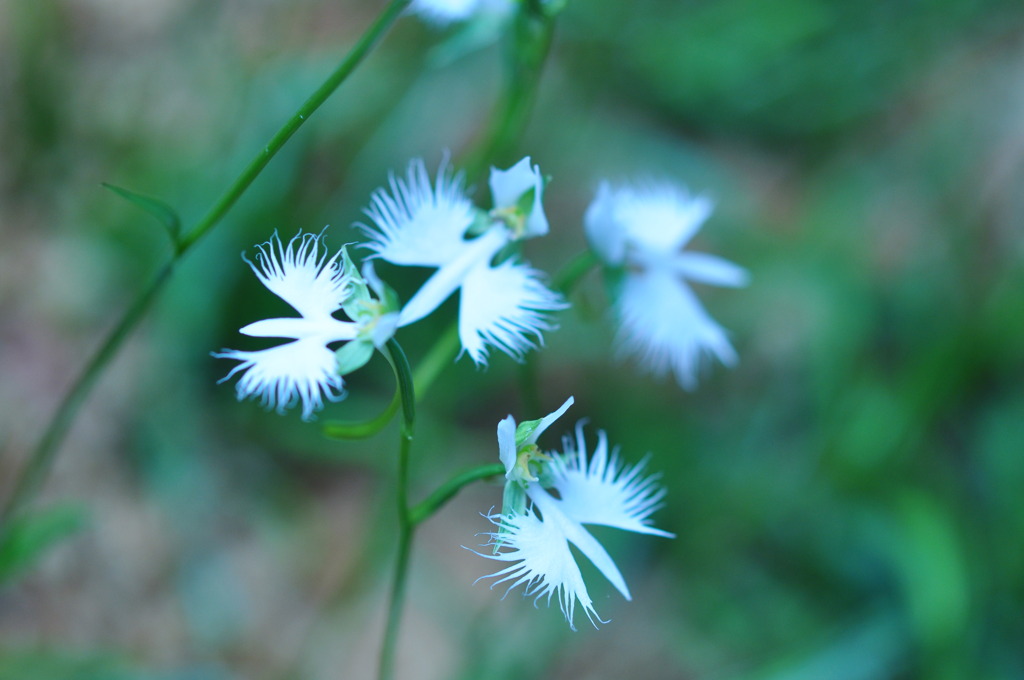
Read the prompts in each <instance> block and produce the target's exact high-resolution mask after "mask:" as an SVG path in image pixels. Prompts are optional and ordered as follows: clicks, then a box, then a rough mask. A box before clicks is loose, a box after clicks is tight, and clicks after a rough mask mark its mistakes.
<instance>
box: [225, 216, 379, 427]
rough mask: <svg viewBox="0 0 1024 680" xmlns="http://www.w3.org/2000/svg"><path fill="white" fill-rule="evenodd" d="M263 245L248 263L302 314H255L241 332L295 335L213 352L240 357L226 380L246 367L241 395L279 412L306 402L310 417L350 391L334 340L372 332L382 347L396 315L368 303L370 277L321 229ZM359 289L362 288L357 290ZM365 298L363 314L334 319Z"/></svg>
mask: <svg viewBox="0 0 1024 680" xmlns="http://www.w3.org/2000/svg"><path fill="white" fill-rule="evenodd" d="M257 251H258V252H257V253H256V261H255V262H249V266H250V267H252V270H253V272H254V273H255V274H256V277H257V278H258V279H259V280H260V282H261V283H263V285H264V286H266V287H267V288H268V289H269V290H270V291H271V292H272V293H274V294H275V295H277V296H278V297H279V298H281V299H282V300H284V301H285V302H287V303H288V304H289V305H291V306H292V308H293V309H295V311H296V312H298V313H299V315H300V316H299V317H286V318H280V319H264V320H262V321H256V322H255V323H251V324H249V325H248V326H245V327H244V328H242V329H240V331H239V332H240V333H243V334H245V335H249V336H253V337H260V338H286V339H289V340H291V342H287V343H285V344H282V345H277V346H275V347H271V348H269V349H264V350H256V351H252V352H248V351H242V350H232V349H226V350H222V351H221V352H215V353H214V354H213V356H215V357H217V358H221V359H234V360H235V361H238V362H239V363H238V365H237V366H235V367H234V368H233V369H231V372H230V373H228V374H227V375H226V376H225V377H224V378H223V379H222V380H221V382H223V381H224V380H228V379H229V378H231V377H232V376H234V375H235V374H237V373H241V377H240V378H239V380H238V384H237V385H236V391H237V393H238V398H239V399H245V398H247V397H255V398H258V399H259V400H260V402H261V403H262V404H263V405H264V406H265V407H267V408H273V409H276V410H277V411H278V412H279V413H283V412H284V411H285V410H286V409H288V408H291V407H292V406H294V405H295V404H296V403H298V402H301V403H302V417H303V419H305V420H309V419H310V418H312V416H313V413H314V411H316V410H318V409H320V408H322V407H323V400H324V399H325V398H326V399H328V400H330V401H337V400H339V399H342V398H343V397H344V396H345V390H344V380H343V379H342V373H343V372H347V371H340V370H339V367H338V358H337V356H336V354H335V352H334V351H333V350H331V349H330V348H329V347H328V345H329V344H331V343H335V342H341V341H351V340H357V339H358V340H360V341H362V340H363V339H366V340H367V341H368V342H370V343H372V344H376V345H377V346H380V345H382V344H383V343H384V342H387V340H388V339H389V338H390V337H391V335H392V334H393V333H394V329H395V322H396V318H397V314H395V313H394V312H391V313H390V314H389V313H388V310H386V309H384V308H383V307H379V308H378V309H377V310H376V311H375V310H373V309H372V308H371V307H370V306H369V305H368V304H367V302H368V295H366V294H365V288H366V284H365V282H363V280H362V278H361V277H360V276H359V274H358V273H357V272H354V271H352V270H351V268H350V267H346V266H345V264H346V263H347V264H349V265H350V264H351V263H350V261H349V260H348V255H347V254H346V252H345V249H344V248H342V249H341V250H339V251H338V252H336V253H335V254H334V255H333V256H330V257H328V253H327V248H326V246H325V245H324V244H323V239H322V236H321V235H317V234H302V233H300V234H298V235H296V236H295V237H294V238H293V239H292V240H291V241H289V243H288V246H287V247H285V246H284V245H283V244H282V243H281V239H280V237H279V236H278V235H277V234H276V233H275V234H274V235H273V236H272V237H271V238H270V240H269V241H267V242H266V243H263V244H261V245H259V246H257ZM247 262H248V260H247ZM371 273H372V272H371ZM359 290H362V291H363V292H362V294H360V295H357V292H358V291H359ZM360 302H362V304H363V307H362V308H361V309H362V313H361V315H359V316H353V321H341V320H339V319H336V318H334V313H335V312H337V311H338V310H340V309H342V308H343V307H347V308H348V309H349V310H354V309H356V308H357V307H358V304H357V303H360ZM347 311H348V310H347ZM353 313H354V312H353ZM371 351H372V349H371ZM367 358H369V357H368V356H367ZM363 363H365V362H363ZM360 365H361V364H360Z"/></svg>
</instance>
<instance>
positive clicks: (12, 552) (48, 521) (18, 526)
mask: <svg viewBox="0 0 1024 680" xmlns="http://www.w3.org/2000/svg"><path fill="white" fill-rule="evenodd" d="M85 520H86V515H85V513H84V511H83V510H82V509H81V508H79V507H74V506H66V505H65V506H57V507H54V508H50V509H48V510H44V511H42V512H37V513H35V514H32V515H23V516H21V517H18V518H15V519H14V520H13V521H12V522H11V523H10V525H8V526H7V527H6V529H5V530H3V531H2V532H0V583H3V582H5V581H8V580H10V579H11V578H12V577H14V576H16V575H17V574H18V573H20V572H22V571H25V570H27V569H28V568H30V567H31V566H32V565H33V564H35V563H36V562H37V561H39V559H40V558H41V557H42V554H43V553H44V552H45V551H46V550H47V549H48V548H50V547H52V546H54V545H56V544H57V543H58V542H59V541H61V540H62V539H64V538H67V537H68V536H70V535H71V534H74V533H75V532H77V531H78V530H79V529H81V528H82V527H83V526H84V525H85Z"/></svg>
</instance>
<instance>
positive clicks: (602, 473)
mask: <svg viewBox="0 0 1024 680" xmlns="http://www.w3.org/2000/svg"><path fill="white" fill-rule="evenodd" d="M571 403H572V399H571V398H570V400H569V401H567V402H566V403H565V404H563V406H562V407H561V408H560V409H559V410H558V411H556V412H555V413H553V414H551V415H549V416H547V417H546V418H544V419H541V420H539V421H530V423H531V424H533V427H532V429H531V430H530V432H529V434H526V433H525V432H524V434H525V436H524V437H520V438H517V437H516V430H517V429H519V428H516V427H515V421H514V420H513V419H512V417H511V416H509V417H508V418H506V419H505V420H503V421H501V423H499V425H498V444H499V451H500V457H501V460H502V462H503V463H504V464H505V469H506V471H507V472H506V478H507V479H508V482H507V484H506V489H507V488H508V487H509V486H520V485H521V486H522V488H523V489H524V490H525V495H526V497H527V498H528V499H529V501H530V506H529V507H528V508H524V509H521V510H511V511H506V510H503V511H502V513H501V514H499V515H491V516H489V517H488V519H489V520H490V521H491V523H492V524H494V525H495V526H496V527H497V531H494V532H489V533H487V534H486V535H487V536H489V537H490V541H489V542H488V545H490V546H493V548H494V551H493V554H486V553H483V552H477V551H473V552H476V554H478V555H480V556H482V557H486V558H488V559H493V560H498V561H501V562H510V563H511V564H510V565H509V566H508V567H505V568H504V569H501V570H499V571H497V572H495V573H493V574H488V575H487V576H483V577H481V578H495V579H497V580H496V581H495V582H494V583H493V584H492V586H491V587H492V588H493V587H494V586H496V585H498V584H499V583H508V584H509V585H508V589H507V590H506V595H507V594H508V592H509V591H511V590H512V589H514V588H516V587H517V586H520V585H522V586H524V595H525V596H530V597H533V598H534V600H535V601H536V600H539V599H540V598H542V597H545V596H547V600H548V603H550V601H551V598H552V596H555V595H557V597H558V603H559V606H560V607H561V610H562V613H563V614H564V615H565V618H566V620H567V621H568V622H569V626H570V627H572V628H573V629H575V625H574V623H573V615H574V613H575V610H576V604H577V603H579V605H580V606H581V607H583V611H584V612H585V613H586V615H587V618H588V619H589V620H590V622H591V623H592V624H594V625H595V626H596V625H597V622H598V621H601V622H602V623H604V621H602V620H601V618H600V617H599V616H598V615H597V612H596V611H595V610H594V604H593V601H592V600H591V598H590V595H589V593H588V592H587V587H586V584H585V583H584V582H583V576H582V574H581V573H580V569H579V565H577V563H576V559H575V558H574V557H573V554H572V552H571V551H570V549H569V545H570V544H572V545H573V546H575V547H576V549H577V550H579V551H580V552H581V553H582V554H583V555H585V556H586V557H587V559H589V560H590V561H591V562H592V563H593V564H594V566H595V567H597V568H598V570H599V571H600V572H601V573H602V574H603V575H604V576H605V578H607V579H608V580H609V581H610V582H611V583H612V585H614V586H615V588H616V589H617V590H618V591H619V592H620V593H622V595H623V597H625V598H626V599H627V600H629V599H631V598H630V594H629V588H628V587H627V586H626V582H625V579H624V578H623V577H622V574H621V573H620V572H619V569H618V567H616V566H615V562H614V561H612V558H611V557H610V556H609V555H608V553H607V552H606V551H605V549H604V548H603V547H602V546H601V544H600V543H599V542H598V541H597V539H595V538H594V537H593V536H592V535H591V534H590V532H588V531H587V530H586V529H585V528H584V527H583V525H584V524H597V525H603V526H609V527H615V528H618V529H625V530H626V531H635V532H637V533H643V534H653V535H656V536H664V537H668V538H671V537H672V536H673V535H672V534H670V533H668V532H667V531H662V530H661V529H656V528H654V527H652V526H651V520H650V516H651V515H652V514H653V513H654V511H655V510H657V509H658V508H659V507H661V500H662V498H663V497H664V495H665V491H664V489H662V488H661V487H659V486H658V484H657V476H656V475H644V467H645V463H646V461H641V462H640V463H638V464H637V465H634V466H625V465H623V464H622V463H621V462H620V461H619V455H618V451H617V450H613V451H611V452H610V453H609V450H608V439H607V437H606V435H605V433H604V432H603V431H599V432H598V435H597V437H598V441H597V446H596V447H595V449H594V452H593V455H590V456H588V454H587V445H586V440H585V438H584V436H583V422H582V421H581V422H580V423H578V424H577V425H576V438H575V440H574V439H573V438H571V437H565V438H564V439H563V452H561V453H555V452H552V453H550V454H541V455H538V453H537V452H536V451H534V449H536V444H535V442H536V435H539V434H540V433H541V432H542V431H543V430H544V428H546V427H547V426H549V425H550V424H551V423H552V422H553V421H554V419H555V418H557V417H558V416H560V415H561V414H562V413H564V412H565V409H567V408H568V407H569V406H570V405H571ZM527 424H528V423H523V425H527ZM520 428H522V425H521V426H520ZM520 439H521V441H520ZM531 440H532V441H531ZM516 451H517V452H518V453H515V454H511V455H510V452H516ZM521 469H526V474H521V473H520V470H521ZM507 495H508V494H507V492H506V496H507Z"/></svg>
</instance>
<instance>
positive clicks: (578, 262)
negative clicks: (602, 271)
mask: <svg viewBox="0 0 1024 680" xmlns="http://www.w3.org/2000/svg"><path fill="white" fill-rule="evenodd" d="M598 264H600V260H599V259H598V257H597V253H595V252H594V251H593V250H590V249H589V248H588V249H587V250H584V251H583V252H582V253H579V254H578V255H576V256H575V257H574V258H572V259H571V260H569V261H568V262H566V263H565V264H564V265H562V268H561V269H559V270H558V272H556V273H555V275H554V276H552V277H551V287H552V288H554V289H555V290H557V291H558V292H560V293H562V294H563V295H569V294H570V293H572V291H573V290H574V289H575V288H576V286H577V285H578V284H579V282H580V280H581V279H582V278H583V277H584V276H586V274H587V272H589V271H590V270H591V269H593V268H594V267H596V266H597V265H598Z"/></svg>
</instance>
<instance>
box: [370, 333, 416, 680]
mask: <svg viewBox="0 0 1024 680" xmlns="http://www.w3.org/2000/svg"><path fill="white" fill-rule="evenodd" d="M384 355H385V356H386V357H387V358H388V361H389V362H390V363H391V368H392V369H393V370H394V372H395V380H397V381H398V390H399V393H400V394H401V402H402V432H401V436H400V439H399V442H398V480H397V482H398V483H397V486H398V488H397V493H396V496H397V501H398V502H397V505H398V508H397V509H398V554H397V556H396V557H395V571H394V575H393V577H392V580H391V596H390V599H389V601H388V618H387V623H386V624H385V627H384V642H383V644H382V645H381V650H380V668H379V673H378V676H377V677H378V678H380V680H390V678H392V677H394V667H395V649H396V647H397V643H398V626H399V622H400V621H401V617H402V605H403V603H404V601H405V585H406V575H407V574H408V572H409V556H410V553H411V552H412V539H413V532H414V531H415V525H414V523H413V522H412V520H411V519H410V513H409V451H410V448H411V447H412V438H413V433H414V430H415V425H416V412H415V408H416V406H415V404H416V395H415V393H414V391H413V390H414V388H413V379H412V371H411V370H410V368H409V360H408V359H406V356H405V352H404V351H402V347H401V346H400V345H399V344H398V341H396V340H395V339H394V338H392V339H391V340H388V344H387V347H386V351H385V352H384Z"/></svg>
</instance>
